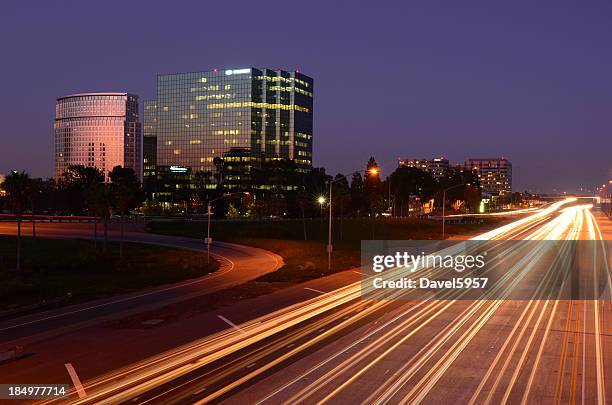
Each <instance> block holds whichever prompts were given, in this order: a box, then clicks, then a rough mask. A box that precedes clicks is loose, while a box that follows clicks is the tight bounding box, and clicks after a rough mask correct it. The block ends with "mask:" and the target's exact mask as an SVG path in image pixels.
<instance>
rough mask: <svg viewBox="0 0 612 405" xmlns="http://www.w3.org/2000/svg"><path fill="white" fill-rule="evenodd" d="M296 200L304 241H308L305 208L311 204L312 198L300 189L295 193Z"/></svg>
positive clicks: (302, 188)
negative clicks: (300, 214) (300, 216)
mask: <svg viewBox="0 0 612 405" xmlns="http://www.w3.org/2000/svg"><path fill="white" fill-rule="evenodd" d="M296 200H297V204H298V206H299V207H300V211H301V213H302V230H303V231H304V240H308V235H307V234H306V207H307V206H309V205H310V204H312V197H311V196H310V194H308V193H307V192H306V190H305V189H304V187H300V189H299V190H298V192H297V196H296Z"/></svg>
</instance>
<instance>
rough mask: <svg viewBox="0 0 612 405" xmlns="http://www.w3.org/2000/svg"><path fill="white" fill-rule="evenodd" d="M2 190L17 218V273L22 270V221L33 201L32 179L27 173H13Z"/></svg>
mask: <svg viewBox="0 0 612 405" xmlns="http://www.w3.org/2000/svg"><path fill="white" fill-rule="evenodd" d="M2 188H3V189H4V191H5V192H6V194H7V198H8V204H9V207H10V208H11V210H12V211H13V213H14V214H15V215H16V216H17V271H20V270H21V220H22V214H23V212H24V211H25V210H27V209H28V208H29V207H30V204H31V201H32V179H31V178H30V176H29V175H28V174H27V173H26V172H12V173H11V174H9V175H8V176H6V178H5V179H4V182H3V183H2Z"/></svg>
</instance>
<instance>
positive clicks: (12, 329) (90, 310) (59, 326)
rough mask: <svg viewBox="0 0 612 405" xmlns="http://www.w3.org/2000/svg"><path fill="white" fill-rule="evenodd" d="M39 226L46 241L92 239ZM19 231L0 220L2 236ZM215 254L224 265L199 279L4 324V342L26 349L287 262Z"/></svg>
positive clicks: (173, 242)
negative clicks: (30, 344) (28, 346)
mask: <svg viewBox="0 0 612 405" xmlns="http://www.w3.org/2000/svg"><path fill="white" fill-rule="evenodd" d="M36 228H37V229H36V232H37V235H38V236H40V237H44V238H63V239H67V238H70V239H90V238H92V236H93V232H92V229H93V225H91V224H68V223H39V224H37V226H36ZM22 229H23V231H24V234H25V235H28V234H29V232H30V231H31V228H30V227H29V226H28V224H27V223H24V226H23V228H22ZM99 231H100V230H99ZM15 233H16V226H15V224H14V223H8V222H0V234H8V235H14V234H15ZM118 238H119V231H118V230H111V231H109V239H110V240H118ZM124 240H125V241H126V242H134V243H146V244H152V245H159V246H166V247H174V248H181V249H189V250H195V251H203V250H205V246H204V244H203V241H202V240H197V239H193V238H181V237H175V236H165V235H155V234H148V233H144V232H125V237H124ZM212 254H213V255H214V257H216V258H217V259H218V260H219V261H220V262H221V267H220V269H219V270H218V271H216V272H214V273H211V274H208V275H207V276H204V277H201V278H197V279H192V280H186V281H183V282H179V283H175V284H171V285H165V286H161V287H156V288H152V289H146V290H140V291H138V292H134V293H130V294H127V295H120V296H114V297H110V298H106V299H100V300H95V301H89V302H87V303H84V304H80V305H74V306H68V307H63V308H60V309H55V310H50V311H45V312H41V313H36V314H32V315H27V316H22V317H19V318H16V319H10V320H5V321H0V336H1V339H0V342H1V343H2V344H3V345H4V346H10V345H11V344H12V343H14V344H19V345H25V344H29V343H32V342H34V341H37V340H41V339H48V338H50V337H52V336H57V335H59V334H64V333H67V332H70V331H75V330H77V329H80V328H84V327H87V326H91V325H94V324H97V323H100V322H105V321H109V320H112V319H117V318H123V317H126V316H130V315H134V314H137V313H139V312H144V311H151V310H153V309H155V308H161V307H164V306H167V305H169V304H172V303H176V302H180V301H184V300H187V299H191V298H194V297H198V296H202V295H205V294H209V293H211V292H215V291H219V290H223V289H225V288H228V287H231V286H234V285H238V284H242V283H244V282H246V281H249V280H252V279H254V278H257V277H258V276H260V275H262V274H265V273H268V272H271V271H274V270H276V269H277V268H279V267H280V266H282V264H283V260H282V258H281V257H280V256H278V255H276V254H274V253H271V252H268V251H266V250H263V249H258V248H253V247H249V246H242V245H236V244H232V243H223V242H213V245H212Z"/></svg>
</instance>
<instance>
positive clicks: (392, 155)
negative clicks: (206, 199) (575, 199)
mask: <svg viewBox="0 0 612 405" xmlns="http://www.w3.org/2000/svg"><path fill="white" fill-rule="evenodd" d="M0 8H1V12H0V36H1V37H2V41H1V42H0V55H1V63H0V73H1V74H0V77H1V92H0V117H1V120H2V127H1V132H0V134H1V135H0V137H1V138H0V139H1V143H0V173H6V172H8V171H9V170H26V171H28V172H30V173H31V174H32V175H34V176H42V177H50V176H52V175H53V131H52V127H53V117H54V105H55V98H56V97H58V96H61V95H66V94H71V93H77V92H92V91H128V92H131V93H135V94H137V95H139V96H140V100H141V101H143V100H148V99H152V98H154V95H155V79H156V75H157V74H160V73H175V72H185V71H200V70H211V69H213V68H222V69H224V68H242V67H249V66H255V67H269V68H282V69H286V70H293V69H299V70H300V71H302V72H303V73H305V74H307V75H309V76H312V77H313V78H314V80H315V110H314V112H315V130H314V145H315V146H314V164H315V166H324V167H326V168H327V169H328V171H329V172H332V173H337V172H344V173H349V172H352V171H354V170H357V169H360V168H361V167H362V166H364V165H365V162H366V161H367V159H368V157H369V156H371V155H372V156H374V157H375V158H376V159H377V160H378V161H379V163H380V164H381V166H382V168H383V174H388V173H390V172H391V171H392V170H394V169H395V167H396V165H397V158H398V157H401V158H407V157H429V156H446V157H447V158H449V159H450V160H451V161H452V162H463V161H464V160H465V159H466V158H468V157H498V156H504V157H507V158H509V159H510V160H511V161H512V162H513V165H514V190H515V191H523V190H526V189H527V190H531V191H535V192H550V191H553V189H554V188H556V189H558V190H560V191H564V190H567V191H574V190H576V189H577V187H580V186H582V185H584V186H587V187H592V186H594V185H596V184H601V183H602V182H603V181H604V180H606V181H607V178H608V176H610V175H611V174H612V172H611V170H612V49H611V45H612V2H610V1H604V0H602V1H588V2H580V1H572V2H569V1H560V0H558V1H533V0H531V1H512V2H510V1H508V2H498V1H480V2H472V1H420V2H416V1H405V2H404V1H398V2H384V1H376V2H374V1H370V2H363V3H361V4H359V2H352V1H344V2H334V1H329V0H328V1H302V2H292V1H281V2H278V1H238V0H236V1H189V2H188V1H172V2H170V1H164V2H156V1H125V0H124V1H116V2H115V1H108V0H105V1H95V2H94V1H63V2H62V1H39V2H32V1H12V0H10V1H3V2H2V5H1V6H0Z"/></svg>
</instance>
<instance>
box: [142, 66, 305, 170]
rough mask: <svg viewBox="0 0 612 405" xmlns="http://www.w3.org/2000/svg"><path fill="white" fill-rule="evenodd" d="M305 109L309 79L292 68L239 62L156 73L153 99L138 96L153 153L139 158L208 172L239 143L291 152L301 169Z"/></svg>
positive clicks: (260, 151) (269, 152) (259, 150)
mask: <svg viewBox="0 0 612 405" xmlns="http://www.w3.org/2000/svg"><path fill="white" fill-rule="evenodd" d="M312 108H313V80H312V79H311V78H310V77H308V76H306V75H303V74H301V73H299V72H287V71H283V70H270V69H257V68H245V69H228V70H212V71H208V72H194V73H178V74H168V75H160V76H158V78H157V99H156V100H155V101H151V102H147V103H145V123H144V125H145V129H146V131H145V132H146V134H145V137H151V138H153V137H154V138H155V140H156V141H155V142H156V152H157V153H156V156H155V157H153V156H146V154H145V159H146V160H147V161H148V162H152V161H155V162H156V164H157V165H159V166H182V167H189V168H191V169H192V170H193V171H194V172H195V171H198V170H202V171H214V168H215V165H214V162H213V161H214V159H215V157H223V156H224V154H226V153H227V152H229V151H230V150H231V149H233V148H240V149H241V150H244V148H246V149H247V150H248V151H250V154H251V156H252V157H253V158H255V159H259V158H261V159H292V160H294V161H295V163H296V164H297V167H298V170H300V171H304V172H305V171H308V170H310V168H311V167H312V135H313V134H312V122H313V112H312ZM145 143H147V141H146V140H145ZM148 143H150V144H152V143H153V140H152V139H151V140H150V142H148ZM149 150H150V149H149ZM149 153H150V152H149Z"/></svg>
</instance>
